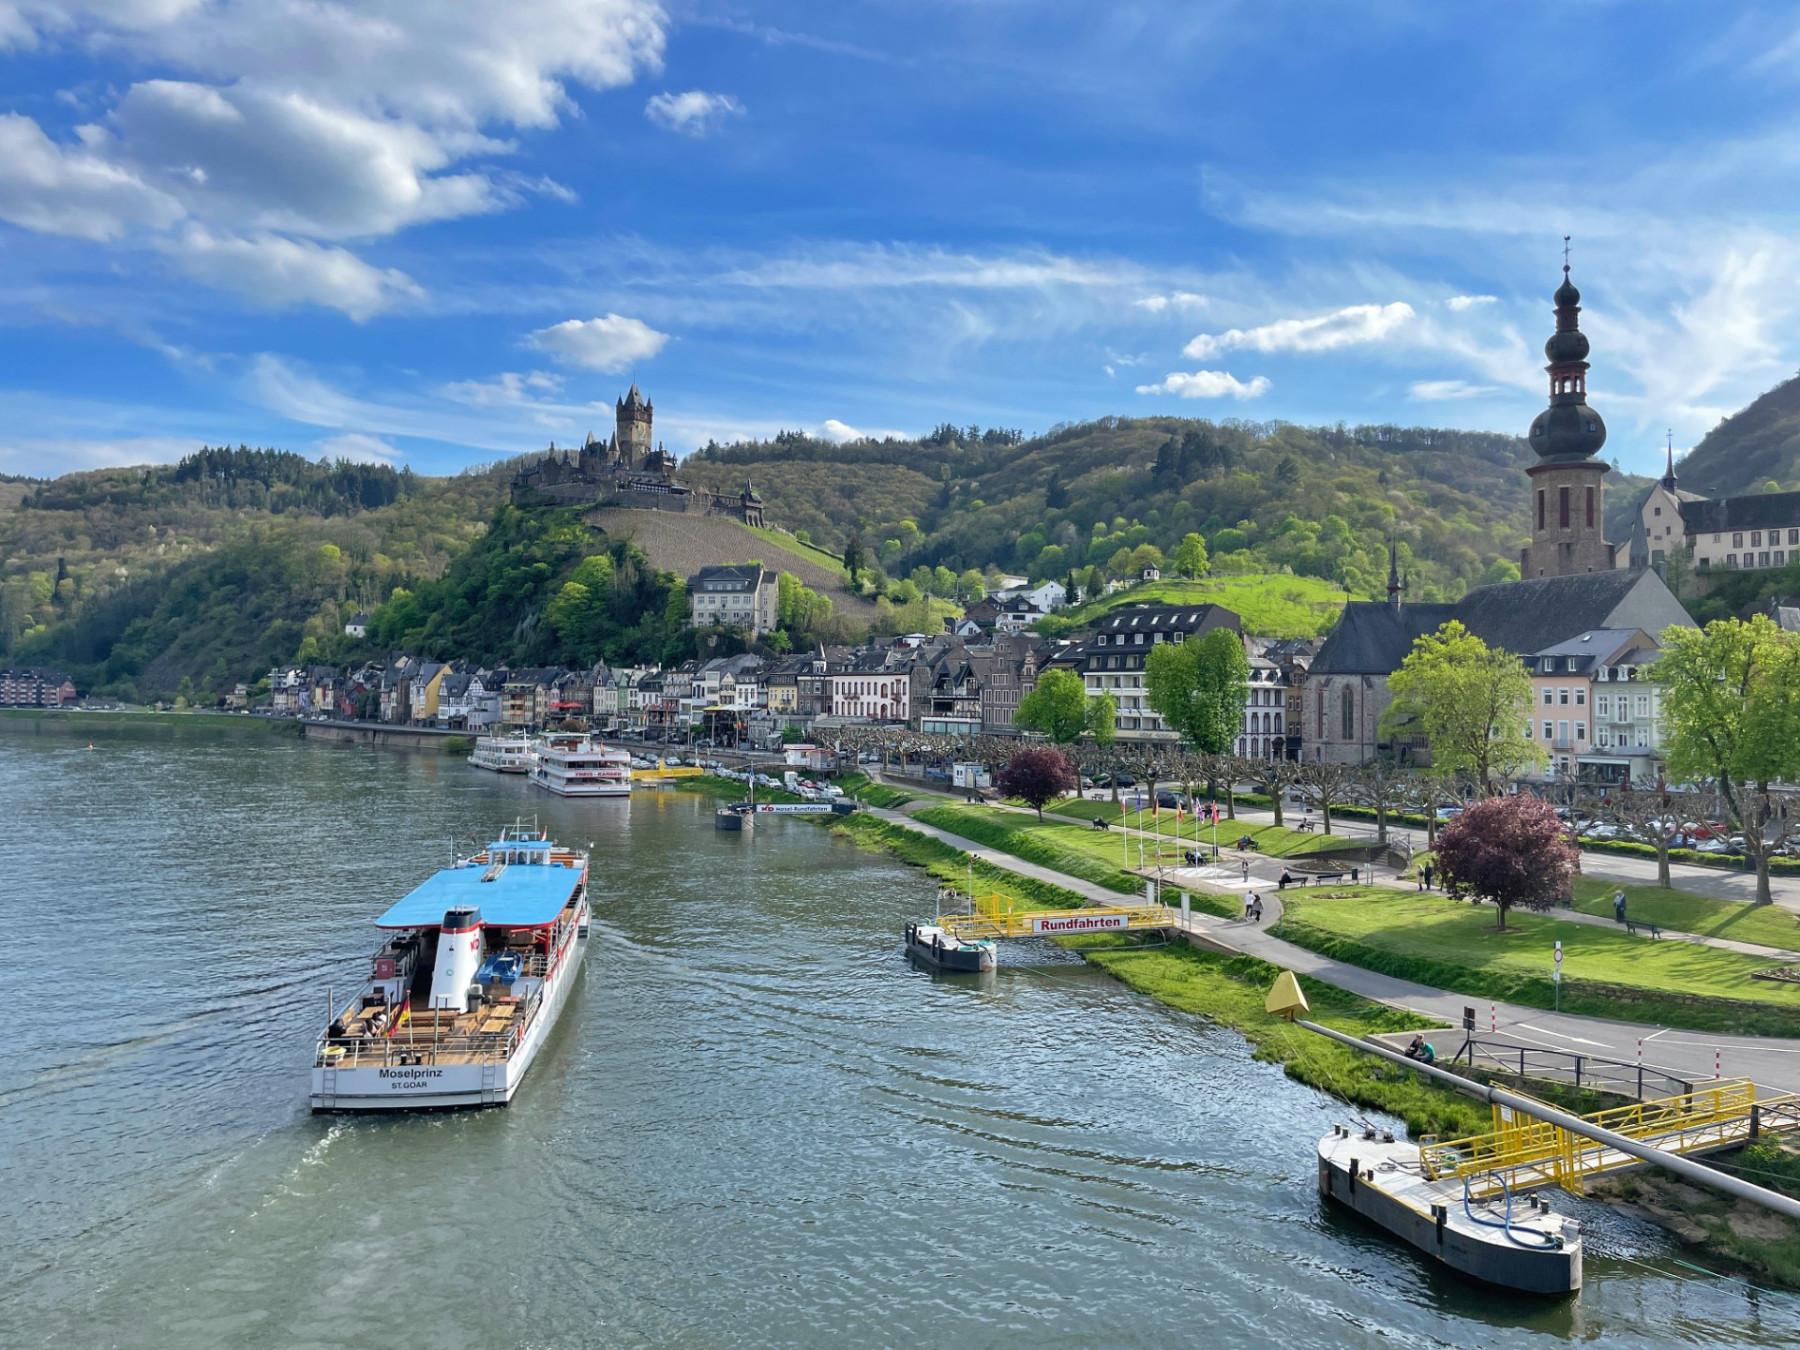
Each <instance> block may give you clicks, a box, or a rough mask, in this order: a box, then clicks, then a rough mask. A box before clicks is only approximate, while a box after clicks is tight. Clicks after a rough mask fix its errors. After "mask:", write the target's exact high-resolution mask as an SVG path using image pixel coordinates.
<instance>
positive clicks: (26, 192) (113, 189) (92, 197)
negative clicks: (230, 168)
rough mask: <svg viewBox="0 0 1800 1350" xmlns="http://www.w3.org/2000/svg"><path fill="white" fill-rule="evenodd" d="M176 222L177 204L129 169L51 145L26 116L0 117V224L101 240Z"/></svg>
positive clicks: (5, 115) (11, 114)
mask: <svg viewBox="0 0 1800 1350" xmlns="http://www.w3.org/2000/svg"><path fill="white" fill-rule="evenodd" d="M181 216H182V208H181V205H180V203H178V202H176V201H175V200H174V199H173V198H171V197H169V196H168V195H167V194H165V193H163V192H159V191H158V190H157V189H156V188H153V187H151V186H150V185H149V184H147V183H145V182H144V181H143V180H142V179H141V178H140V177H138V176H137V174H135V173H134V172H133V171H132V170H130V169H127V168H121V167H120V166H118V165H116V164H111V163H108V162H107V161H106V160H105V159H102V158H101V157H100V156H98V155H96V154H93V153H91V152H90V151H88V150H85V149H76V148H74V147H68V146H60V145H57V144H56V143H55V142H54V141H52V140H51V139H50V138H49V137H48V136H46V135H45V134H44V132H43V129H42V128H41V127H39V126H38V124H37V123H36V122H34V121H32V120H31V119H30V118H29V117H21V116H19V115H18V114H16V113H4V114H0V220H7V221H11V222H12V223H13V224H14V225H20V226H23V227H24V228H25V229H28V230H37V231H40V232H42V233H45V234H66V235H72V236H74V237H75V238H77V239H90V240H95V241H106V240H111V239H117V238H119V237H120V236H121V235H123V234H125V233H126V232H127V231H128V230H130V229H132V228H134V227H136V226H151V227H160V226H167V225H172V224H174V223H175V222H176V221H178V220H179V219H181Z"/></svg>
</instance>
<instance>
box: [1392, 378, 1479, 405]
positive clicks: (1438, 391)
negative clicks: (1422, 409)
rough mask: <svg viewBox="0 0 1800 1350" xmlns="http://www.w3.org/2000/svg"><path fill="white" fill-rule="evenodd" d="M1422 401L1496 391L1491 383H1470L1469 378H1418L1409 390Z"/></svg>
mask: <svg viewBox="0 0 1800 1350" xmlns="http://www.w3.org/2000/svg"><path fill="white" fill-rule="evenodd" d="M1407 392H1409V393H1410V394H1411V395H1412V396H1413V397H1414V398H1415V399H1417V400H1418V401H1419V402H1421V403H1440V402H1443V401H1445V400H1447V399H1453V398H1479V397H1480V396H1481V395H1483V394H1491V393H1493V392H1494V386H1493V385H1491V384H1470V383H1469V382H1468V381H1467V380H1416V381H1414V382H1413V384H1412V386H1411V388H1410V389H1409V390H1408V391H1407Z"/></svg>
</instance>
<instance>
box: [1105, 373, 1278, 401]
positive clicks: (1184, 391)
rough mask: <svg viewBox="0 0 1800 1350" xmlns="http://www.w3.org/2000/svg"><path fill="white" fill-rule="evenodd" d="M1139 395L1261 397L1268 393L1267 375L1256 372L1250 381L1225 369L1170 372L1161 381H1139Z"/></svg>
mask: <svg viewBox="0 0 1800 1350" xmlns="http://www.w3.org/2000/svg"><path fill="white" fill-rule="evenodd" d="M1137 392H1138V393H1140V394H1176V395H1179V396H1180V397H1182V398H1237V399H1244V398H1261V397H1262V396H1263V395H1264V394H1266V393H1268V392H1269V381H1268V377H1267V376H1264V375H1256V376H1253V377H1251V379H1249V380H1248V381H1245V380H1240V379H1238V378H1237V376H1235V375H1233V374H1231V373H1230V372H1229V371H1224V370H1196V371H1194V372H1192V373H1191V374H1183V373H1182V372H1181V371H1179V370H1176V371H1171V372H1169V374H1167V375H1165V376H1164V377H1163V379H1162V382H1161V383H1160V384H1140V385H1139V386H1138V387H1137Z"/></svg>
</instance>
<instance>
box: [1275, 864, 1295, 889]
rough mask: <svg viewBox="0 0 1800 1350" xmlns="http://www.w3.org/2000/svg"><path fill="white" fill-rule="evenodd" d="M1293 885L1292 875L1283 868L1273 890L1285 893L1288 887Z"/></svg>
mask: <svg viewBox="0 0 1800 1350" xmlns="http://www.w3.org/2000/svg"><path fill="white" fill-rule="evenodd" d="M1293 883H1294V877H1293V874H1292V873H1291V872H1289V871H1288V870H1287V868H1285V867H1284V868H1282V869H1281V880H1280V881H1277V882H1276V883H1275V888H1276V889H1277V890H1281V891H1285V890H1286V889H1287V888H1288V887H1289V886H1291V885H1293Z"/></svg>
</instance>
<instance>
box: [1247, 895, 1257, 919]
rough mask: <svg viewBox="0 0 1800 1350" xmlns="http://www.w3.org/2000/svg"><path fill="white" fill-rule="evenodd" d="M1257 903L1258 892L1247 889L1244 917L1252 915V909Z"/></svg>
mask: <svg viewBox="0 0 1800 1350" xmlns="http://www.w3.org/2000/svg"><path fill="white" fill-rule="evenodd" d="M1255 904H1256V892H1255V891H1245V892H1244V917H1245V918H1246V919H1247V918H1249V917H1250V909H1251V907H1252V906H1253V905H1255Z"/></svg>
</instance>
